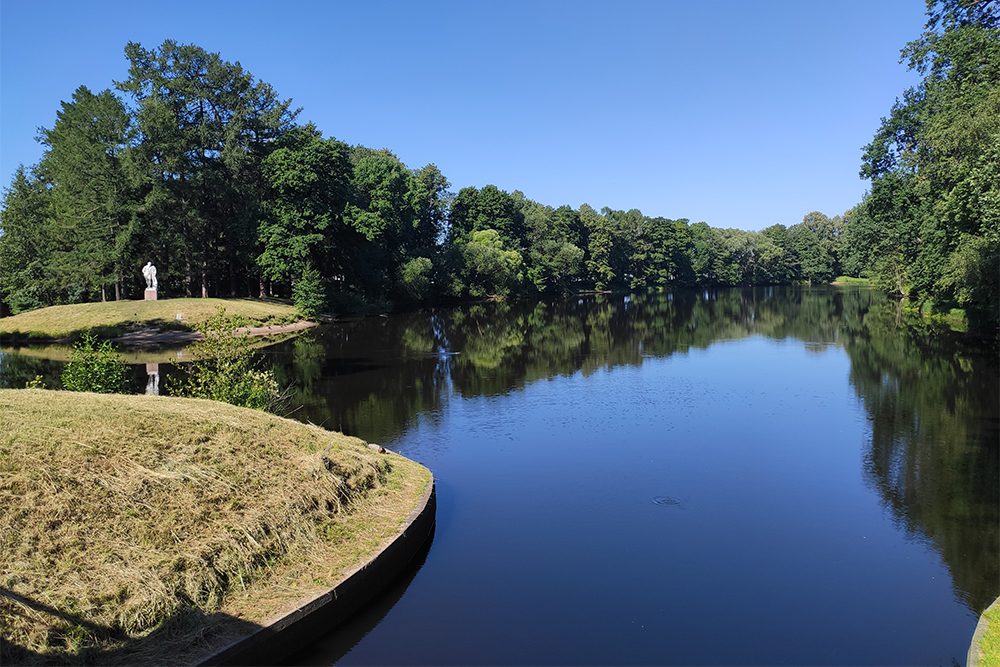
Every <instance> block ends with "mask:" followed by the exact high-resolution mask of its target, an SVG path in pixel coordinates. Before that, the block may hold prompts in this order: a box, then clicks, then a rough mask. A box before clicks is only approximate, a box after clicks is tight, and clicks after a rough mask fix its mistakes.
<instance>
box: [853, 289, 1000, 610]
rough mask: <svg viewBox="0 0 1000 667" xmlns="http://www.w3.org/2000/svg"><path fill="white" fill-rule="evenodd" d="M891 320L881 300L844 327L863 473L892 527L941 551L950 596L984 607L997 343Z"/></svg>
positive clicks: (993, 566)
mask: <svg viewBox="0 0 1000 667" xmlns="http://www.w3.org/2000/svg"><path fill="white" fill-rule="evenodd" d="M898 318H899V313H898V307H897V305H896V304H894V303H892V302H881V303H877V304H873V306H872V307H871V308H870V309H868V311H867V312H866V313H865V316H864V319H863V321H862V322H860V323H855V326H854V327H844V329H845V332H846V333H848V334H849V335H848V336H847V340H848V343H847V344H846V348H847V351H848V354H849V355H850V357H851V383H852V384H853V385H854V387H855V389H856V390H857V392H858V394H859V396H861V398H862V399H863V400H864V404H865V409H866V410H867V412H868V417H869V422H870V424H871V433H872V436H871V442H870V443H869V446H868V449H867V451H866V452H865V456H864V471H865V476H866V479H867V481H868V482H869V483H870V484H871V486H872V487H873V488H875V489H877V490H878V492H879V495H880V497H881V498H882V501H883V503H884V504H885V506H886V508H887V509H888V510H889V512H890V514H891V516H892V517H893V519H894V520H895V522H896V523H897V525H899V526H900V527H901V528H902V529H904V530H906V531H907V532H908V533H910V534H911V535H914V536H922V537H923V538H925V539H927V540H929V541H930V543H931V544H933V545H934V547H935V548H936V549H937V550H938V551H939V552H940V553H941V554H942V556H943V557H944V560H945V562H946V563H947V564H948V567H949V568H950V570H951V574H952V581H953V582H954V585H955V589H956V593H957V595H958V596H959V597H960V598H961V599H962V600H963V601H964V602H965V603H966V604H967V605H968V606H969V607H970V608H971V609H973V610H974V611H976V612H981V611H982V610H983V609H984V608H985V607H987V606H988V605H989V604H990V603H991V602H992V601H993V599H994V598H995V597H996V595H997V593H998V592H1000V504H998V503H1000V491H998V489H1000V480H998V477H1000V460H998V440H1000V434H998V414H997V411H998V407H997V406H998V405H1000V396H998V387H997V382H996V380H997V372H998V368H997V357H996V353H995V348H994V347H993V346H992V345H991V344H989V343H983V344H981V345H978V346H977V345H971V344H970V339H969V337H968V336H961V335H954V334H952V333H951V332H947V331H941V330H940V329H934V328H931V327H927V326H925V325H923V324H921V323H914V324H911V325H910V326H899V325H898V324H897V320H898Z"/></svg>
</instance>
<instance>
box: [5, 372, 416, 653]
mask: <svg viewBox="0 0 1000 667" xmlns="http://www.w3.org/2000/svg"><path fill="white" fill-rule="evenodd" d="M0 415H2V419H0V526H3V530H2V532H0V536H2V539H0V563H3V567H2V568H0V593H2V594H0V633H2V639H3V645H4V646H3V652H4V655H3V656H2V657H0V661H2V662H4V663H5V664H6V662H8V661H9V662H11V663H14V664H40V663H45V664H51V663H58V664H66V663H72V664H77V663H79V664H85V663H86V664H90V663H121V664H180V663H183V664H192V663H195V662H197V661H198V660H199V658H202V657H204V656H205V655H207V654H208V653H210V652H211V651H212V650H214V649H217V648H219V647H220V645H225V644H226V643H228V642H230V641H232V639H234V638H236V637H238V636H240V635H241V634H243V633H245V632H246V631H247V629H248V628H251V627H253V625H251V624H259V623H260V622H262V621H264V620H266V619H267V618H270V617H272V616H273V615H274V614H275V613H277V612H278V611H280V610H282V609H284V608H287V607H288V605H289V604H291V603H293V602H296V601H298V600H301V599H302V598H304V597H307V596H309V595H312V594H315V593H316V592H318V591H317V586H322V587H328V586H330V585H332V584H333V583H334V582H336V581H337V580H339V579H340V578H341V577H342V576H343V575H344V574H345V573H346V572H347V571H348V569H349V568H350V567H351V566H352V565H354V564H356V563H357V562H358V561H359V560H361V559H364V558H366V557H367V556H369V555H371V554H373V553H374V552H375V551H377V549H378V547H379V546H380V545H381V544H384V543H385V541H387V540H389V539H392V537H394V536H395V535H396V534H397V533H398V530H399V527H400V525H401V524H402V522H403V521H404V520H405V518H406V517H407V516H408V515H409V513H410V512H411V511H412V510H413V509H414V507H415V506H416V504H417V502H418V501H419V499H420V497H421V495H422V494H423V492H424V490H425V488H426V485H427V484H428V483H429V482H430V479H431V476H430V472H429V471H428V470H427V469H426V468H424V467H423V466H420V465H419V464H416V463H414V462H412V461H409V460H408V459H405V458H403V457H401V456H398V455H395V454H379V453H377V452H374V451H372V450H371V449H369V448H368V447H367V446H366V444H365V443H363V442H362V441H360V440H357V439H355V438H349V437H346V436H343V435H341V434H338V433H332V432H330V431H326V430H324V429H321V428H319V427H316V426H312V425H306V424H301V423H298V422H295V421H292V420H288V419H283V418H280V417H277V416H275V415H271V414H268V413H265V412H260V411H257V410H248V409H244V408H237V407H234V406H231V405H227V404H224V403H217V402H214V401H207V400H196V399H180V398H165V397H153V396H122V395H104V394H88V393H78V392H62V391H44V390H38V389H23V390H18V389H4V390H0Z"/></svg>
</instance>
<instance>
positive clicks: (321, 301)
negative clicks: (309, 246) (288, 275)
mask: <svg viewBox="0 0 1000 667" xmlns="http://www.w3.org/2000/svg"><path fill="white" fill-rule="evenodd" d="M292 303H294V304H295V307H296V308H297V309H298V311H299V312H300V313H302V317H305V318H307V319H310V320H311V319H315V318H316V316H317V315H319V314H320V313H322V312H323V309H324V307H325V306H326V290H324V289H323V278H322V277H321V276H320V275H319V271H317V270H316V269H314V268H313V267H312V265H309V266H307V267H306V268H305V270H304V271H303V272H302V276H301V277H300V278H299V279H298V280H297V281H296V283H295V285H294V287H292Z"/></svg>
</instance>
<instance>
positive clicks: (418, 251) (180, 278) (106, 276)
mask: <svg viewBox="0 0 1000 667" xmlns="http://www.w3.org/2000/svg"><path fill="white" fill-rule="evenodd" d="M928 11H929V15H930V21H929V22H928V24H927V31H926V32H925V33H924V34H923V35H922V36H921V37H920V38H919V39H918V40H917V41H915V42H913V43H911V44H910V45H908V46H907V47H906V48H905V49H904V51H903V54H904V57H905V58H908V59H909V64H910V66H911V67H913V68H916V69H917V70H919V71H920V72H921V73H923V74H925V79H924V81H923V83H922V84H921V86H919V87H918V88H916V89H913V90H910V91H907V92H906V94H905V96H904V100H903V101H902V102H898V103H897V104H896V106H895V107H894V108H893V111H892V114H891V116H890V117H888V118H886V119H884V120H883V123H882V128H881V129H880V130H879V133H878V134H877V136H876V137H875V139H874V141H873V142H872V143H871V144H870V145H869V146H868V147H867V148H866V152H865V157H864V160H865V162H864V166H863V169H862V176H863V177H865V178H870V179H871V180H872V188H871V191H870V193H868V195H866V197H865V199H864V201H863V202H861V203H860V204H859V205H858V206H856V207H855V208H853V209H852V210H851V211H848V212H847V213H845V214H843V215H838V216H835V217H833V218H829V217H827V216H826V215H824V214H822V213H819V212H811V213H809V214H807V215H806V216H805V217H804V218H803V220H802V222H800V223H798V224H794V225H791V226H787V227H786V226H785V225H783V224H775V225H773V226H771V227H768V228H767V229H764V230H762V231H759V232H755V231H742V230H739V229H733V228H727V229H721V228H715V227H711V226H709V225H708V224H707V223H705V222H698V223H694V224H692V223H690V221H688V220H686V219H679V220H671V219H667V218H662V217H652V218H651V217H649V216H646V215H643V214H642V212H640V211H638V210H636V209H632V210H629V211H619V210H612V209H609V208H604V209H601V210H600V211H598V210H596V209H594V208H592V207H591V206H589V205H587V204H582V205H581V206H580V207H579V208H576V209H574V208H572V207H570V206H560V207H558V208H553V207H551V206H546V205H544V204H540V203H538V202H535V201H532V200H530V199H528V198H526V197H525V196H524V195H523V194H522V193H521V192H519V191H515V192H513V193H510V192H506V191H504V190H501V189H499V188H497V187H496V186H494V185H487V186H485V187H483V188H481V189H480V188H476V187H466V188H462V189H461V190H460V191H459V192H458V193H457V194H455V193H451V192H449V190H448V188H449V187H450V183H449V182H448V180H447V178H445V176H444V175H443V174H442V173H441V172H440V170H439V169H438V168H437V167H436V166H434V165H433V164H430V165H427V166H425V167H423V168H421V169H410V168H408V167H406V165H404V164H403V163H402V162H401V161H400V160H399V159H398V158H397V157H396V156H395V155H394V154H393V153H391V152H390V151H389V150H384V149H383V150H373V149H370V148H366V147H364V146H349V145H347V144H345V143H343V142H340V141H337V140H336V139H333V138H324V137H323V135H322V133H321V132H320V131H319V129H317V128H316V127H315V126H314V125H312V124H311V123H306V124H298V123H297V122H296V118H297V116H298V111H297V110H295V109H293V108H292V107H291V101H290V100H282V99H280V98H279V96H278V95H277V93H276V92H275V91H274V90H273V89H272V88H271V87H270V86H269V85H267V84H266V83H263V82H259V81H256V80H254V78H253V77H252V76H251V75H250V74H249V73H248V72H246V71H244V70H243V69H242V68H241V67H240V65H239V64H238V63H235V64H234V63H230V62H227V61H224V60H222V59H221V57H220V56H219V55H218V54H214V53H207V52H205V51H203V50H202V49H200V48H199V47H197V46H193V45H179V44H177V43H175V42H172V41H166V42H164V43H163V44H162V45H161V46H160V47H159V48H158V49H154V50H147V49H144V48H143V47H142V46H141V45H139V44H134V43H130V44H129V45H128V46H127V47H126V49H125V53H126V56H127V57H128V59H129V62H130V68H129V71H128V78H126V79H125V80H124V81H121V82H117V83H115V88H116V90H117V92H115V91H112V90H110V89H109V90H105V91H103V92H100V93H97V94H95V93H93V92H91V91H90V90H88V89H87V88H86V87H80V88H79V89H78V90H77V91H76V92H75V93H74V94H73V97H72V99H71V101H69V102H64V103H63V104H62V110H61V111H59V112H58V113H57V116H56V122H55V124H54V125H53V127H52V129H44V128H43V129H42V131H41V136H40V140H41V141H42V142H43V144H44V145H45V146H46V151H45V154H44V157H43V159H42V160H41V162H40V163H39V164H38V165H35V166H34V167H32V168H30V169H25V168H21V169H19V170H18V172H17V173H16V174H15V177H14V179H13V182H12V183H11V185H10V187H9V188H7V189H6V192H5V195H4V202H3V211H2V216H0V232H2V236H0V298H2V299H3V301H4V302H5V303H6V304H7V306H8V307H9V309H10V310H11V311H12V312H14V313H18V312H22V311H25V310H30V309H33V308H38V307H41V306H45V305H52V304H61V303H74V302H80V301H92V300H98V299H102V300H103V299H109V298H115V299H129V298H136V297H137V296H138V294H140V292H141V290H142V281H141V278H140V274H139V268H140V267H141V266H142V265H143V264H144V263H145V262H146V261H152V262H153V263H154V264H156V265H157V266H158V267H159V280H160V289H161V292H163V293H164V295H165V296H179V295H187V296H194V295H201V296H209V295H212V296H226V295H230V296H280V297H287V298H292V299H293V300H294V302H295V303H296V305H297V306H298V307H299V308H300V309H301V310H302V312H303V313H306V314H308V315H310V316H313V315H316V314H319V313H322V312H323V311H325V310H331V309H332V310H355V309H359V308H364V307H365V306H366V305H372V304H377V305H384V304H387V303H388V302H390V301H393V300H424V299H429V298H440V297H468V296H472V297H504V296H517V295H525V294H531V293H543V292H552V291H575V290H580V289H598V290H604V289H611V288H614V287H619V288H631V289H637V288H656V287H664V286H668V285H678V286H691V285H704V286H728V285H775V284H788V283H797V282H811V283H812V282H828V281H830V280H832V279H833V278H834V277H836V276H838V275H842V274H846V275H851V276H865V277H871V278H873V279H874V280H875V281H877V283H878V284H880V285H881V286H884V287H887V288H889V289H891V290H894V291H896V292H899V293H901V294H909V295H912V296H917V297H932V298H934V299H938V300H943V301H947V300H952V301H954V302H957V303H958V304H961V305H963V306H966V307H973V308H975V307H979V308H980V309H981V310H982V311H984V312H986V313H987V314H989V313H993V316H994V318H995V314H996V310H997V308H996V304H997V297H998V290H1000V287H998V282H1000V281H998V276H997V265H998V263H1000V254H998V253H1000V251H998V248H1000V232H998V229H1000V186H998V183H1000V167H998V161H1000V86H998V85H997V82H998V77H1000V46H998V44H1000V40H998V33H997V21H998V19H997V7H996V0H943V1H942V2H929V5H928Z"/></svg>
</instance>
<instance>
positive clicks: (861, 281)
mask: <svg viewBox="0 0 1000 667" xmlns="http://www.w3.org/2000/svg"><path fill="white" fill-rule="evenodd" d="M832 284H833V285H871V284H872V283H871V281H870V280H868V279H867V278H854V277H852V276H837V278H836V279H834V281H833V283H832Z"/></svg>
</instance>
